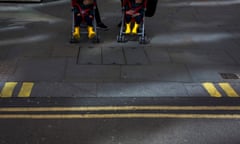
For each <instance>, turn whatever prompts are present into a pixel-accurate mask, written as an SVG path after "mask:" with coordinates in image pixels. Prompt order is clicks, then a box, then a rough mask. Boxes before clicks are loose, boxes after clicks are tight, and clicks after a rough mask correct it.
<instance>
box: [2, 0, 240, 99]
mask: <svg viewBox="0 0 240 144" xmlns="http://www.w3.org/2000/svg"><path fill="white" fill-rule="evenodd" d="M110 6H111V7H110ZM239 8H240V4H239V2H238V1H218V2H216V1H211V0H209V1H181V2H180V1H160V2H159V3H158V9H157V12H156V15H155V16H154V17H152V18H147V19H146V31H147V35H148V37H149V38H150V39H151V42H150V44H148V45H139V44H138V43H137V42H129V43H124V44H119V43H117V42H116V35H117V34H118V28H117V23H118V22H119V20H120V16H121V13H120V11H121V10H120V5H119V2H118V1H112V0H104V3H103V0H102V1H101V0H99V9H100V11H101V16H102V18H103V21H104V23H106V24H107V25H108V26H109V27H110V30H109V31H99V33H100V36H101V43H100V44H92V43H91V42H89V41H86V42H83V43H81V44H70V43H69V39H70V32H71V8H70V2H69V1H66V0H60V1H53V2H48V3H42V4H20V3H18V4H14V3H9V4H7V3H1V6H0V20H1V22H0V41H1V42H0V47H1V48H0V69H1V71H0V79H1V81H0V83H1V84H0V88H2V87H3V86H4V83H5V82H19V83H21V82H33V83H35V87H34V89H35V90H36V91H32V94H31V96H32V97H35V96H36V97H39V96H46V97H47V95H49V96H56V97H57V96H60V97H61V96H64V94H65V95H69V96H72V95H74V96H77V97H81V96H83V97H84V96H86V95H87V96H93V97H101V96H110V97H111V96H112V97H114V96H125V97H127V96H142V97H144V96H146V97H148V96H163V95H165V96H182V95H188V96H193V95H200V96H209V94H208V92H207V91H206V90H205V88H204V87H203V86H202V84H203V83H205V82H210V83H213V84H214V85H215V86H216V87H217V89H218V90H219V91H220V93H222V95H223V96H224V95H226V94H225V93H224V92H222V90H220V89H221V88H219V86H218V83H223V82H227V83H229V84H230V85H231V86H232V87H233V89H234V90H235V91H236V92H237V93H238V95H239V94H240V85H239V82H240V80H239V75H240V55H239V53H240V48H239V47H240V34H239V32H240V28H239V25H240V20H239V16H238V14H239V13H240V9H239ZM83 39H84V37H83ZM78 54H79V57H78ZM222 73H223V74H232V75H235V76H236V77H235V78H230V79H226V78H224V77H223V76H222V75H221V74H222ZM56 85H57V86H56ZM195 86H196V87H195ZM60 87H62V88H66V89H67V90H69V91H71V90H73V89H74V90H73V91H72V92H70V93H68V92H66V93H64V91H63V90H60V91H58V89H59V88H60ZM47 88H49V91H48V92H46V91H45V90H46V89H47ZM51 88H52V89H51ZM81 88H83V89H81ZM34 89H33V90H34ZM86 93H87V94H86Z"/></svg>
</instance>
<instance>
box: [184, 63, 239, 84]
mask: <svg viewBox="0 0 240 144" xmlns="http://www.w3.org/2000/svg"><path fill="white" fill-rule="evenodd" d="M187 67H188V70H189V72H190V73H191V76H192V78H193V81H194V82H202V81H210V82H221V81H228V82H240V79H223V78H222V77H221V75H220V73H233V74H240V66H239V65H220V64H216V65H205V64H204V65H200V64H197V65H194V64H188V65H187Z"/></svg>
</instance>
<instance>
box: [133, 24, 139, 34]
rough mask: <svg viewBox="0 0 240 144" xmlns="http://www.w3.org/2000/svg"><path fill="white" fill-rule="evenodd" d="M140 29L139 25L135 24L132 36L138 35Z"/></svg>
mask: <svg viewBox="0 0 240 144" xmlns="http://www.w3.org/2000/svg"><path fill="white" fill-rule="evenodd" d="M138 28H139V24H137V23H136V22H135V24H134V27H133V29H132V34H137V31H138Z"/></svg>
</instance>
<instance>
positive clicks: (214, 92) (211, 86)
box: [202, 82, 222, 97]
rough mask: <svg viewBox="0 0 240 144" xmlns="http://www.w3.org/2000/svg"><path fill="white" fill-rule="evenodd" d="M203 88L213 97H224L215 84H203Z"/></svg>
mask: <svg viewBox="0 0 240 144" xmlns="http://www.w3.org/2000/svg"><path fill="white" fill-rule="evenodd" d="M202 85H203V87H204V88H205V89H206V90H207V92H208V93H209V94H210V96H212V97H222V95H221V93H220V92H219V91H218V90H217V89H216V88H215V86H214V84H213V83H209V82H206V83H203V84H202Z"/></svg>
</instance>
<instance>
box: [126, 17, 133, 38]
mask: <svg viewBox="0 0 240 144" xmlns="http://www.w3.org/2000/svg"><path fill="white" fill-rule="evenodd" d="M131 19H132V16H131V15H127V14H126V17H125V23H126V30H125V33H126V34H130V33H131V23H130V22H131Z"/></svg>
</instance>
